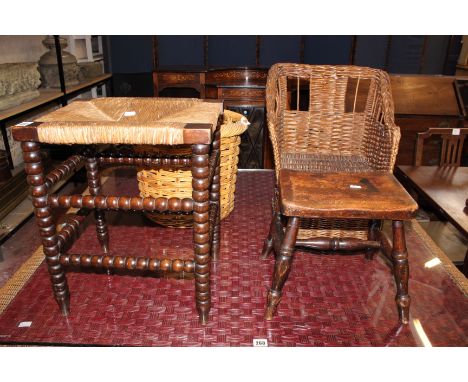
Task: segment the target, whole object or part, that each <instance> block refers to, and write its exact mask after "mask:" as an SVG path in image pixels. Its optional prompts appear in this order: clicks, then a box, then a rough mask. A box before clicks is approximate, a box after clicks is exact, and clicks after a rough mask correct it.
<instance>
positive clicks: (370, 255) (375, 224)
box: [365, 220, 381, 260]
mask: <svg viewBox="0 0 468 382" xmlns="http://www.w3.org/2000/svg"><path fill="white" fill-rule="evenodd" d="M380 226H381V221H380V220H371V221H370V222H369V231H368V232H369V234H368V240H372V241H376V240H378V237H379V236H378V234H377V231H378V230H379V229H380ZM377 251H378V249H374V248H369V249H368V250H367V251H366V255H365V257H366V259H367V260H373V259H374V255H375V254H376V252H377Z"/></svg>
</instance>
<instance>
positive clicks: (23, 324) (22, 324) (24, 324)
mask: <svg viewBox="0 0 468 382" xmlns="http://www.w3.org/2000/svg"><path fill="white" fill-rule="evenodd" d="M31 325H32V321H23V322H20V323H19V324H18V328H29V327H30V326H31Z"/></svg>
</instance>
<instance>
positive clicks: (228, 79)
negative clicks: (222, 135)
mask: <svg viewBox="0 0 468 382" xmlns="http://www.w3.org/2000/svg"><path fill="white" fill-rule="evenodd" d="M266 79H267V70H266V69H258V68H256V69H250V68H226V69H224V68H223V69H210V70H208V69H204V68H195V67H192V68H168V69H159V70H158V71H157V72H154V73H153V84H154V94H155V95H156V96H171V97H200V98H207V99H222V100H223V101H224V105H225V107H226V108H227V109H229V110H232V111H235V112H238V113H240V114H242V115H244V116H245V117H246V118H247V119H248V120H249V122H250V126H249V128H248V129H247V131H246V132H245V133H243V134H242V135H241V145H240V154H239V168H272V167H273V163H272V155H271V144H270V142H269V138H268V133H267V129H266V120H265V116H266V113H265V87H266Z"/></svg>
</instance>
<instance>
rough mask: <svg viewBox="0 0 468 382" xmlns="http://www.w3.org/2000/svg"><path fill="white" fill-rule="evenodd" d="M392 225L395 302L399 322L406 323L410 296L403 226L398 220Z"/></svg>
mask: <svg viewBox="0 0 468 382" xmlns="http://www.w3.org/2000/svg"><path fill="white" fill-rule="evenodd" d="M392 227H393V250H392V258H393V272H394V276H395V282H396V287H397V294H396V298H395V299H396V303H397V306H398V315H399V317H400V322H401V323H403V324H407V323H408V322H409V307H410V302H411V299H410V296H409V294H408V277H409V265H408V252H407V250H406V240H405V227H404V225H403V222H402V221H400V220H394V221H393V222H392Z"/></svg>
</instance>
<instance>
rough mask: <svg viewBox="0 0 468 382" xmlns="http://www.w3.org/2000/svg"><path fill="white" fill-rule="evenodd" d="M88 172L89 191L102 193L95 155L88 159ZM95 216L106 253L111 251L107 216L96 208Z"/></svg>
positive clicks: (100, 241) (97, 231)
mask: <svg viewBox="0 0 468 382" xmlns="http://www.w3.org/2000/svg"><path fill="white" fill-rule="evenodd" d="M86 172H87V176H88V187H89V193H90V194H91V195H92V196H97V195H100V194H101V178H100V175H99V167H98V163H97V160H96V158H95V157H88V158H87V159H86ZM94 218H95V220H96V233H97V238H98V240H99V244H101V248H102V251H103V252H104V253H108V252H109V232H108V230H107V224H106V216H105V213H104V211H100V210H95V211H94Z"/></svg>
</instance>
